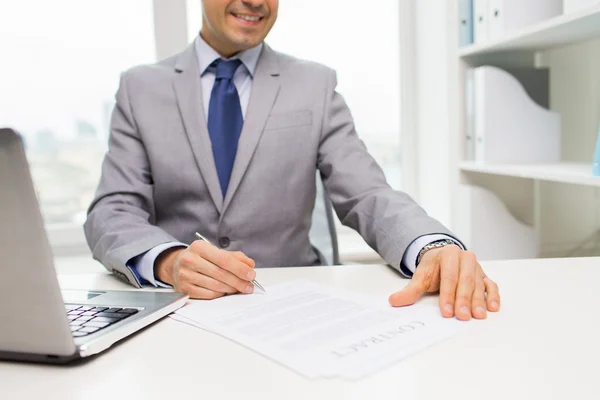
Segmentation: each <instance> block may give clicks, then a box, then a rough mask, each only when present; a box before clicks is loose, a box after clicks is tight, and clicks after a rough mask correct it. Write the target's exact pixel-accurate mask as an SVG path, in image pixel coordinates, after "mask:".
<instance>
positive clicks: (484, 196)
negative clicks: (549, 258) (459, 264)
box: [455, 185, 539, 260]
mask: <svg viewBox="0 0 600 400" xmlns="http://www.w3.org/2000/svg"><path fill="white" fill-rule="evenodd" d="M458 204H459V206H458V207H459V208H458V210H457V213H458V218H457V224H456V228H455V232H456V234H457V235H458V236H459V237H460V238H461V240H463V241H464V242H465V244H466V246H467V248H468V249H469V250H471V251H473V252H474V253H475V254H477V258H478V259H480V260H509V259H513V260H514V259H528V258H535V257H537V256H538V249H539V235H538V233H537V231H536V230H535V228H534V227H532V226H529V225H527V224H524V223H523V222H521V221H519V220H518V219H516V218H515V217H514V216H513V215H512V214H511V213H510V211H508V209H507V208H506V206H505V205H504V203H503V202H502V201H501V200H500V199H499V198H498V197H497V196H496V195H495V194H494V193H493V192H491V191H489V190H487V189H484V188H481V187H478V186H471V185H460V187H459V202H458Z"/></svg>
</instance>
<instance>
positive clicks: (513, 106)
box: [467, 66, 561, 164]
mask: <svg viewBox="0 0 600 400" xmlns="http://www.w3.org/2000/svg"><path fill="white" fill-rule="evenodd" d="M512 72H513V73H514V74H515V75H517V76H519V75H520V76H522V77H527V76H528V77H529V78H527V79H524V78H523V82H524V83H521V82H520V81H519V80H518V79H517V78H515V76H513V75H512V74H511V73H509V72H507V71H505V70H502V69H500V68H496V67H491V66H483V67H479V68H475V70H474V71H473V93H474V95H473V104H474V106H473V107H474V110H473V116H474V118H473V119H474V132H475V133H474V135H475V161H477V162H481V163H488V164H530V163H554V162H559V161H560V158H561V117H560V115H559V114H557V113H555V112H552V111H550V110H548V109H547V104H548V92H547V85H543V81H544V80H546V82H547V79H548V75H547V74H548V71H547V70H539V71H537V72H536V71H531V70H530V71H527V70H525V69H515V70H513V71H512ZM536 74H539V75H540V76H539V77H537V79H536V78H533V77H535V76H536ZM526 88H527V90H526ZM534 99H536V100H534ZM467 113H468V111H467Z"/></svg>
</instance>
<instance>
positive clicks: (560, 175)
mask: <svg viewBox="0 0 600 400" xmlns="http://www.w3.org/2000/svg"><path fill="white" fill-rule="evenodd" d="M460 170H461V171H463V172H476V173H481V174H491V175H500V176H512V177H516V178H525V179H535V180H539V181H548V182H561V183H570V184H574V185H586V186H600V177H595V176H593V175H592V164H586V163H570V162H562V163H556V164H534V165H527V164H524V165H486V164H481V163H477V162H463V163H461V164H460Z"/></svg>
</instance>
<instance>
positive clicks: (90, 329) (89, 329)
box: [77, 326, 100, 333]
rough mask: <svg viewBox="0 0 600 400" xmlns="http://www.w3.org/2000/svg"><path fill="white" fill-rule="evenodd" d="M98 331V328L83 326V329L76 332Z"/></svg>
mask: <svg viewBox="0 0 600 400" xmlns="http://www.w3.org/2000/svg"><path fill="white" fill-rule="evenodd" d="M99 330H100V328H98V327H97V326H84V327H83V328H81V329H79V330H78V331H77V332H86V333H94V332H97V331H99Z"/></svg>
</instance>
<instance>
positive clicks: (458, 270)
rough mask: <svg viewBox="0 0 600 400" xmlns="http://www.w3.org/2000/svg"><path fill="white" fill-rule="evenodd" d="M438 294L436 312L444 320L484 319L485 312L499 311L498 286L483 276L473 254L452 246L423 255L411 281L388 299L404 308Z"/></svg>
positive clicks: (396, 305) (393, 304)
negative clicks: (454, 318)
mask: <svg viewBox="0 0 600 400" xmlns="http://www.w3.org/2000/svg"><path fill="white" fill-rule="evenodd" d="M438 290H439V292H440V311H441V312H442V315H443V316H444V317H446V318H452V317H454V316H456V318H457V319H459V320H462V321H468V320H469V319H471V317H474V318H477V319H484V318H486V316H487V311H492V312H496V311H499V310H500V294H499V292H498V285H496V283H495V282H493V281H492V280H491V279H490V278H488V277H487V276H486V275H485V273H484V272H483V269H482V268H481V265H479V263H478V262H477V258H476V257H475V255H474V254H473V253H471V252H468V251H463V250H461V249H460V248H459V247H458V246H454V245H451V246H445V247H442V248H440V249H432V250H429V251H427V252H426V253H425V254H424V255H423V258H422V260H421V262H420V263H419V266H418V267H417V269H416V271H415V274H414V276H413V278H412V281H411V282H410V283H409V284H408V285H407V286H406V287H405V288H404V289H403V290H401V291H399V292H396V293H394V294H393V295H391V296H390V304H391V305H392V306H394V307H401V306H408V305H411V304H414V303H415V302H416V301H417V300H419V299H420V298H421V296H423V295H424V294H425V293H434V292H437V291H438Z"/></svg>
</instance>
